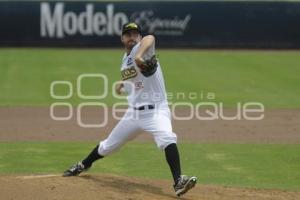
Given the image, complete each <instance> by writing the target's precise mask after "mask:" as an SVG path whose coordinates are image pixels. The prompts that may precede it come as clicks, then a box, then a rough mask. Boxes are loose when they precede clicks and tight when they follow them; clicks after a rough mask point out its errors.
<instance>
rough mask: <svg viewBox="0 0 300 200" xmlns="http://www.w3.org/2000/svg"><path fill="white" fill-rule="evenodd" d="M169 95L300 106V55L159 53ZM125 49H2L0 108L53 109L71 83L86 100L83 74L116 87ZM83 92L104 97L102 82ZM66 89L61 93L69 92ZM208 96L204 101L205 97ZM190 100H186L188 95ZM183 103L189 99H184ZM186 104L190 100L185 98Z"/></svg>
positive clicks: (226, 103) (75, 100)
mask: <svg viewBox="0 0 300 200" xmlns="http://www.w3.org/2000/svg"><path fill="white" fill-rule="evenodd" d="M157 53H158V55H159V58H160V62H161V65H162V67H163V71H164V76H165V79H166V86H167V90H168V91H169V92H172V93H175V92H184V93H185V94H188V93H189V92H196V93H197V94H199V95H198V97H199V98H198V99H194V100H191V102H192V103H198V102H199V101H203V100H204V101H207V99H206V95H207V93H208V92H212V93H214V94H215V96H216V98H215V99H214V100H209V101H215V102H223V104H224V106H225V107H234V106H236V104H237V102H246V101H247V102H248V101H258V102H262V103H263V104H264V105H265V106H266V107H272V108H300V87H299V84H300V76H299V74H300V51H204V50H203V51H197V50H159V51H158V52H157ZM122 55H123V52H122V51H121V50H98V49H93V50H87V49H79V50H75V49H68V50H66V49H0V91H1V93H0V105H2V106H14V105H50V104H51V103H52V102H53V101H54V100H53V99H51V97H50V84H51V82H52V81H55V80H64V81H70V82H72V84H73V86H74V88H75V91H74V92H75V93H74V95H73V97H72V98H71V99H70V100H68V101H69V102H72V103H73V104H78V103H79V102H82V100H81V99H79V98H78V96H77V94H76V79H77V77H78V76H79V75H80V74H82V73H102V74H105V75H107V77H108V80H109V95H108V97H107V98H105V99H103V102H105V103H107V104H109V105H111V104H112V103H113V102H115V101H116V100H115V99H114V98H112V95H111V90H112V83H113V82H114V81H117V80H119V79H120V67H119V66H120V62H121V57H122ZM82 88H83V91H84V94H86V95H92V94H102V90H103V89H102V88H103V87H101V82H100V81H99V80H98V81H97V79H93V80H87V81H83V84H82ZM65 89H66V88H64V87H59V88H57V94H66V93H67V91H66V90H65ZM201 93H202V94H203V95H204V96H203V97H204V98H202V97H201V96H200V94H201ZM186 98H187V97H186ZM178 100H179V101H184V100H183V99H182V98H179V99H178ZM185 100H186V99H185Z"/></svg>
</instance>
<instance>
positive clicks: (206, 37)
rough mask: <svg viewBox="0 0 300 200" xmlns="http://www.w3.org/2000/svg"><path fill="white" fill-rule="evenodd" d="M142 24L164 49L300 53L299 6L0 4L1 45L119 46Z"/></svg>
mask: <svg viewBox="0 0 300 200" xmlns="http://www.w3.org/2000/svg"><path fill="white" fill-rule="evenodd" d="M129 20H134V21H136V22H138V23H140V24H141V26H142V29H143V31H144V33H145V34H146V33H151V34H155V35H156V37H157V39H158V40H159V43H158V44H159V46H161V47H188V48H193V47H194V48H300V2H245V1H242V2H224V1H220V2H217V1H213V2H208V1H207V2H203V1H200V2H158V1H156V2H69V1H67V2H63V1H57V2H53V1H51V2H38V1H29V2H26V1H25V2H24V1H20V2H17V1H12V2H10V1H4V2H0V27H1V31H0V46H45V47H48V46H53V47H56V46H69V47H73V46H82V47H116V46H120V41H119V40H120V39H119V38H120V33H121V25H122V24H123V23H125V22H128V21H129Z"/></svg>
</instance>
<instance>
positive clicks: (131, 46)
mask: <svg viewBox="0 0 300 200" xmlns="http://www.w3.org/2000/svg"><path fill="white" fill-rule="evenodd" d="M136 44H137V42H130V43H128V45H127V49H129V50H132V49H133V47H134V46H135V45H136Z"/></svg>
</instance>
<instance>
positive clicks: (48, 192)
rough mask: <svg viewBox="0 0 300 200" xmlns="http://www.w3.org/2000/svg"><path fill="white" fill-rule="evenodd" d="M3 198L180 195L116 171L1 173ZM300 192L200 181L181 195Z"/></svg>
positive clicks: (165, 184)
mask: <svg viewBox="0 0 300 200" xmlns="http://www.w3.org/2000/svg"><path fill="white" fill-rule="evenodd" d="M0 183H1V187H0V194H1V196H0V199H14V200H15V199H16V200H19V199H22V200H27V199H28V200H34V199H37V200H41V199H43V200H45V199H49V200H50V199H51V200H53V199H57V200H58V199H64V200H67V199H72V200H74V199H89V200H94V199H95V200H96V199H97V200H99V199H100V200H102V199H103V200H104V199H105V200H106V199H108V200H156V199H157V200H162V199H163V200H171V199H178V198H177V197H176V196H175V195H174V192H173V190H172V187H171V182H170V181H165V180H152V179H142V178H132V177H121V176H115V175H95V174H92V175H82V176H79V177H68V178H64V177H61V176H60V175H30V176H20V175H19V176H0ZM299 198H300V192H287V191H281V190H261V189H259V190H258V189H245V188H232V187H221V186H210V185H202V184H198V185H197V186H196V187H195V188H193V189H192V190H191V191H190V192H189V193H187V194H186V195H185V196H183V197H181V198H180V199H186V200H216V199H222V200H250V199H251V200H253V199H255V200H281V199H284V200H296V199H299Z"/></svg>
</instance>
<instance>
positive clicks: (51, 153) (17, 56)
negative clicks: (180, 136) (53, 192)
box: [0, 48, 300, 190]
mask: <svg viewBox="0 0 300 200" xmlns="http://www.w3.org/2000/svg"><path fill="white" fill-rule="evenodd" d="M157 53H158V55H159V59H160V62H161V65H162V68H163V71H164V76H165V81H166V86H167V89H168V91H169V92H184V93H185V94H188V93H189V92H197V93H204V96H205V94H207V92H213V93H215V95H216V99H215V100H213V101H215V102H223V103H224V105H225V106H226V107H234V106H235V105H236V103H237V102H246V101H258V102H262V103H263V104H264V105H265V106H266V107H267V108H275V109H276V108H292V109H293V108H300V87H299V84H300V76H299V74H300V51H229V50H224V51H223V50H222V51H221V50H220V51H205V50H200V51H199V50H159V51H158V52H157ZM122 54H123V51H122V50H115V49H105V50H100V49H92V50H88V49H14V48H3V49H0V91H1V92H0V106H49V105H50V104H51V103H53V102H54V101H55V100H54V99H52V98H51V97H50V84H51V82H52V81H55V80H64V81H70V82H71V83H72V84H73V86H74V87H75V85H76V79H77V77H78V76H79V75H80V74H82V73H102V74H105V75H107V77H108V79H109V88H110V92H109V96H108V97H107V98H105V99H104V100H103V102H105V103H107V104H108V105H112V104H113V102H115V101H116V100H115V99H114V98H112V96H111V86H112V82H113V81H117V80H119V79H120V69H119V68H120V67H119V66H120V62H121V61H120V60H121V57H122ZM83 89H84V93H85V94H90V95H92V94H100V93H101V92H102V91H101V83H99V82H97V81H96V80H89V81H86V82H84V84H83ZM66 92H67V91H66V90H65V88H64V87H61V88H58V90H57V94H66ZM180 100H181V99H179V100H178V101H180ZM202 100H205V101H206V99H205V98H204V99H196V100H192V103H197V102H199V101H202ZM65 101H67V102H71V103H72V104H73V105H76V104H78V103H80V102H82V100H81V99H79V98H78V96H77V93H76V90H75V93H74V95H73V96H72V98H71V99H68V100H65ZM210 101H211V100H210ZM24 134H25V133H24ZM94 145H95V144H91V143H74V142H70V143H62V142H17V143H7V142H0V161H1V162H0V173H1V174H15V173H17V174H19V173H21V174H32V173H61V172H62V171H63V170H65V169H66V168H67V167H69V166H70V165H71V164H72V163H73V162H75V161H78V160H79V159H81V158H82V157H83V156H85V155H86V154H87V153H88V152H89V150H90V149H91V148H92V147H93V146H94ZM180 150H181V153H182V156H181V157H182V165H183V169H184V172H185V173H187V174H195V175H197V176H199V178H200V183H203V184H221V185H233V186H245V187H255V188H280V189H287V190H300V182H299V180H300V171H299V169H300V145H297V144H198V143H193V144H189V143H181V144H180ZM137 152H138V153H137ZM149 158H151V159H149ZM91 173H113V174H120V175H127V176H139V177H149V178H163V179H170V178H171V174H170V172H169V170H168V166H167V164H166V162H165V161H164V155H163V153H162V152H159V151H158V150H157V149H156V147H155V145H154V144H152V143H131V144H130V145H127V146H126V147H125V148H123V149H122V151H120V152H118V153H116V154H114V155H113V156H111V157H107V158H105V160H103V162H98V163H97V164H96V166H95V167H94V168H93V169H92V170H91Z"/></svg>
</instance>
